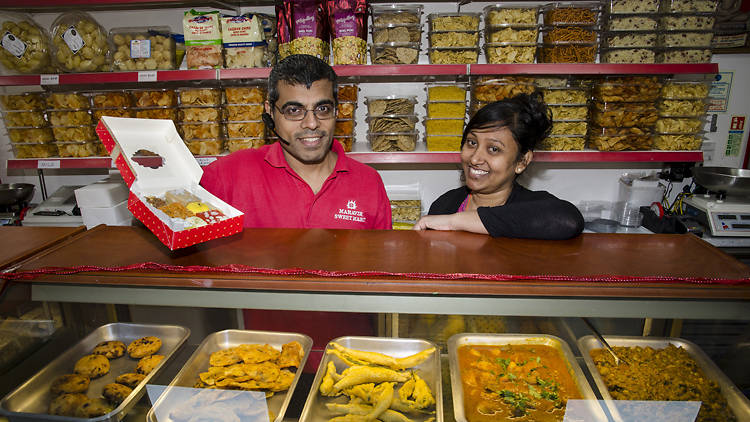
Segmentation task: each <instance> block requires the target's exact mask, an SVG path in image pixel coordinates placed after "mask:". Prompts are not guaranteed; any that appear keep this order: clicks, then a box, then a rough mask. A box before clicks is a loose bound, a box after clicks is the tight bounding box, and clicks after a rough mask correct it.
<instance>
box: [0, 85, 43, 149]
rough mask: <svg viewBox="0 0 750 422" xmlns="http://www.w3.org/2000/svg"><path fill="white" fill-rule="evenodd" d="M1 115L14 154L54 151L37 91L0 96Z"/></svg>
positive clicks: (41, 95)
mask: <svg viewBox="0 0 750 422" xmlns="http://www.w3.org/2000/svg"><path fill="white" fill-rule="evenodd" d="M0 104H2V106H3V118H4V119H5V127H6V129H7V130H8V137H9V138H10V143H11V146H12V147H13V153H14V154H15V156H16V158H46V157H53V156H55V155H57V148H56V147H55V145H54V144H53V139H54V138H53V137H52V129H50V127H49V123H48V122H47V118H46V115H45V113H44V109H45V107H46V103H45V101H44V94H43V93H41V92H27V93H25V94H18V95H3V96H0Z"/></svg>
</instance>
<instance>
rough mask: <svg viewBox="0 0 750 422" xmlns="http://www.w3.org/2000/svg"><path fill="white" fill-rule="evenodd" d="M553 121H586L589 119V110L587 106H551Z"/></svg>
mask: <svg viewBox="0 0 750 422" xmlns="http://www.w3.org/2000/svg"><path fill="white" fill-rule="evenodd" d="M548 107H549V109H550V111H551V112H552V119H554V120H557V121H560V120H586V119H587V118H588V117H589V108H588V107H586V106H575V105H573V106H569V105H550V106H548Z"/></svg>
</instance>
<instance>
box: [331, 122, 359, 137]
mask: <svg viewBox="0 0 750 422" xmlns="http://www.w3.org/2000/svg"><path fill="white" fill-rule="evenodd" d="M355 123H356V121H355V120H354V119H337V120H336V127H335V128H334V131H333V135H334V136H337V137H338V136H349V137H352V136H354V125H355Z"/></svg>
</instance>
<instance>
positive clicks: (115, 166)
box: [109, 158, 117, 169]
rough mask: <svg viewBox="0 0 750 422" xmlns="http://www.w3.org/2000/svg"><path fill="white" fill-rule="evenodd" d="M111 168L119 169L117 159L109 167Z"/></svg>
mask: <svg viewBox="0 0 750 422" xmlns="http://www.w3.org/2000/svg"><path fill="white" fill-rule="evenodd" d="M109 168H113V169H116V168H117V160H116V159H114V158H113V159H112V163H111V164H110V165H109Z"/></svg>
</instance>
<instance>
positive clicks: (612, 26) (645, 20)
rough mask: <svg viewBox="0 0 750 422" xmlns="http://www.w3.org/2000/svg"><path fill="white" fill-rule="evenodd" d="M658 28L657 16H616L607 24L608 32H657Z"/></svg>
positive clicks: (611, 17)
mask: <svg viewBox="0 0 750 422" xmlns="http://www.w3.org/2000/svg"><path fill="white" fill-rule="evenodd" d="M658 27H659V21H658V20H657V18H656V15H614V16H610V17H609V19H608V20H607V22H606V24H605V29H606V30H608V31H656V30H657V28H658Z"/></svg>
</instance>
